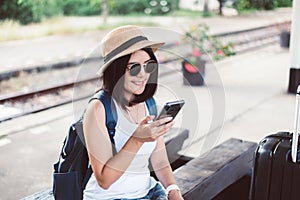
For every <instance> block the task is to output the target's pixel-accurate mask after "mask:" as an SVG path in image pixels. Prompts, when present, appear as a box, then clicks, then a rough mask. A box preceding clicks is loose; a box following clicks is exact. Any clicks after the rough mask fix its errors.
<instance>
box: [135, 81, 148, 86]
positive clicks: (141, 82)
mask: <svg viewBox="0 0 300 200" xmlns="http://www.w3.org/2000/svg"><path fill="white" fill-rule="evenodd" d="M132 83H133V84H135V85H138V86H142V85H144V83H145V81H132Z"/></svg>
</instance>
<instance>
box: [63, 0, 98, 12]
mask: <svg viewBox="0 0 300 200" xmlns="http://www.w3.org/2000/svg"><path fill="white" fill-rule="evenodd" d="M61 1H62V0H61ZM62 2H63V3H62V5H63V13H64V15H76V16H87V15H99V14H100V13H101V4H102V0H64V1H62Z"/></svg>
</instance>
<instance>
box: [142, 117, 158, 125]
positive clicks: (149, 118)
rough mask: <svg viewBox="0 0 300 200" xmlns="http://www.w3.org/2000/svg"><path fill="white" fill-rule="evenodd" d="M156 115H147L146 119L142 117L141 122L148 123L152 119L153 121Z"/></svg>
mask: <svg viewBox="0 0 300 200" xmlns="http://www.w3.org/2000/svg"><path fill="white" fill-rule="evenodd" d="M154 117H155V116H153V115H151V116H146V117H145V118H144V119H142V121H141V122H140V124H148V123H149V122H150V121H152V120H153V119H154Z"/></svg>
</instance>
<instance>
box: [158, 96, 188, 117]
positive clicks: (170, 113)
mask: <svg viewBox="0 0 300 200" xmlns="http://www.w3.org/2000/svg"><path fill="white" fill-rule="evenodd" d="M184 103H185V102H184V100H178V101H171V102H167V103H166V104H165V105H164V107H163V109H162V110H161V112H160V113H159V115H158V116H157V117H156V119H155V120H159V119H162V118H165V117H172V118H173V120H174V118H175V117H176V115H177V114H178V112H179V111H180V109H181V108H182V106H183V105H184Z"/></svg>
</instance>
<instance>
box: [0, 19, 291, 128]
mask: <svg viewBox="0 0 300 200" xmlns="http://www.w3.org/2000/svg"><path fill="white" fill-rule="evenodd" d="M289 24H290V23H289V22H284V23H278V24H274V25H270V26H263V27H258V28H254V29H248V30H243V31H237V32H230V33H225V34H218V35H213V37H217V38H219V39H220V40H221V41H223V42H229V41H231V42H233V43H234V48H235V53H236V54H240V53H243V52H247V51H251V50H253V49H257V48H261V47H264V46H266V45H271V44H274V43H279V36H280V33H281V30H282V28H283V27H284V28H286V27H287V25H288V26H289ZM174 46H176V45H175V44H174V45H172V44H171V45H168V46H167V47H166V48H168V49H172V48H173V47H174ZM186 56H187V57H188V56H189V55H186ZM179 59H180V58H176V57H174V58H170V59H168V60H165V61H164V62H163V64H167V63H171V62H178V60H179ZM79 63H81V62H78V64H79ZM69 66H70V65H66V67H69ZM40 71H44V70H40ZM14 73H15V74H19V73H20V72H14ZM169 74H172V71H165V72H163V73H162V74H161V75H160V76H167V75H169ZM0 80H2V79H0ZM98 80H99V78H98V77H90V78H86V79H84V80H80V81H72V82H67V83H62V84H60V85H56V86H49V87H47V88H44V89H38V90H34V91H29V92H18V93H14V94H9V95H2V96H0V108H2V109H1V110H2V111H1V112H5V113H2V114H1V112H0V123H1V122H3V121H7V120H10V119H13V118H16V117H20V116H24V115H27V114H30V113H35V112H39V111H42V110H46V109H49V108H53V107H56V106H60V105H63V104H66V103H70V102H72V101H77V100H80V99H83V98H87V97H89V96H91V95H92V94H91V93H88V92H86V91H88V90H87V89H85V87H88V85H95V84H97V81H98ZM74 86H76V87H77V88H81V90H82V91H83V92H82V95H80V96H79V95H78V96H76V98H73V95H72V93H73V89H74ZM41 99H42V100H41ZM53 99H54V100H53ZM28 105H29V106H28ZM16 107H17V108H18V109H15V108H16ZM6 108H10V109H6Z"/></svg>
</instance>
